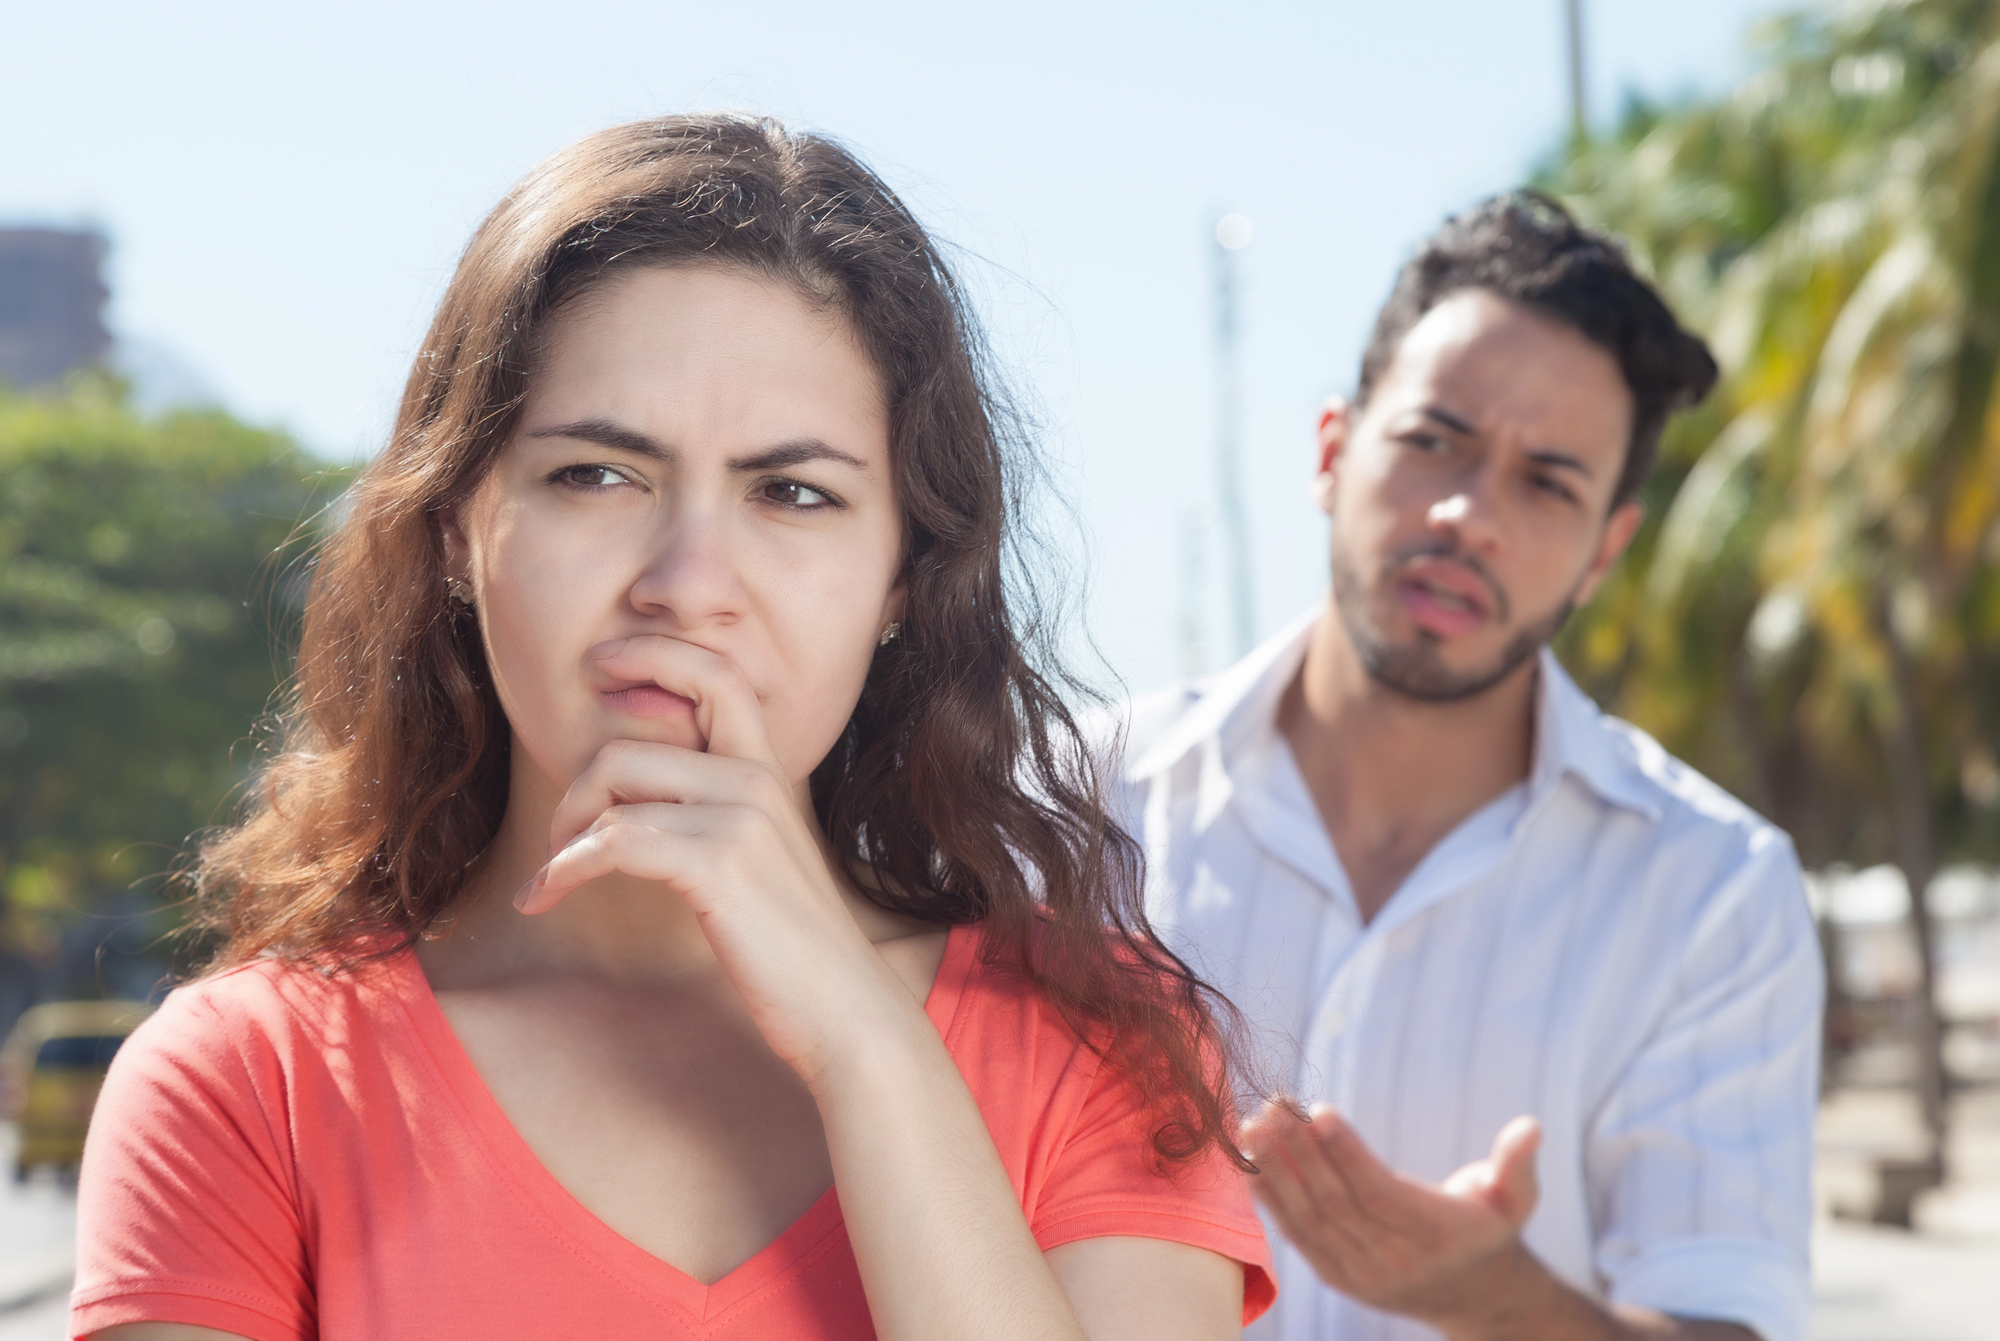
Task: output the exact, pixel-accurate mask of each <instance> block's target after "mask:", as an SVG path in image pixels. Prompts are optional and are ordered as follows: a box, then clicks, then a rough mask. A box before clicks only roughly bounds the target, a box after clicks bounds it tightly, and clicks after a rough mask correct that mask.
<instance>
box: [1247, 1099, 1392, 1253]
mask: <svg viewBox="0 0 2000 1341" xmlns="http://www.w3.org/2000/svg"><path fill="white" fill-rule="evenodd" d="M1244 1137H1245V1142H1244V1144H1245V1149H1246V1151H1247V1152H1248V1153H1249V1154H1250V1155H1251V1158H1252V1159H1253V1160H1255V1161H1256V1163H1257V1167H1258V1173H1257V1176H1256V1177H1254V1178H1252V1179H1251V1180H1250V1185H1251V1190H1252V1192H1253V1193H1254V1194H1255V1195H1256V1197H1257V1200H1258V1202H1259V1203H1260V1204H1262V1205H1263V1207H1264V1208H1265V1209H1266V1210H1267V1211H1269V1212H1270V1214H1271V1218H1272V1219H1273V1220H1274V1221H1276V1222H1277V1225H1278V1229H1279V1232H1280V1233H1282V1234H1283V1235H1284V1236H1285V1238H1286V1239H1288V1240H1289V1241H1290V1242H1292V1243H1293V1244H1294V1245H1296V1246H1297V1247H1298V1249H1299V1250H1300V1251H1301V1252H1303V1253H1305V1254H1306V1256H1307V1258H1308V1259H1309V1260H1310V1261H1311V1262H1312V1263H1313V1269H1314V1270H1315V1271H1316V1272H1318V1273H1319V1275H1320V1277H1321V1278H1322V1279H1324V1280H1325V1281H1326V1282H1327V1283H1328V1284H1329V1285H1332V1286H1334V1287H1335V1288H1336V1289H1353V1288H1356V1287H1357V1286H1359V1285H1360V1283H1361V1282H1362V1280H1363V1279H1365V1277H1366V1274H1367V1272H1368V1270H1369V1269H1370V1268H1369V1263H1370V1262H1371V1260H1372V1253H1371V1247H1370V1244H1369V1243H1368V1241H1367V1240H1366V1239H1365V1238H1364V1237H1363V1229H1364V1226H1363V1223H1362V1220H1361V1217H1360V1215H1359V1213H1358V1212H1357V1211H1356V1210H1355V1209H1354V1206H1353V1202H1352V1199H1351V1198H1350V1197H1349V1196H1348V1194H1347V1191H1346V1188H1345V1187H1344V1186H1343V1185H1341V1184H1340V1183H1339V1180H1338V1178H1337V1177H1333V1178H1332V1181H1331V1182H1330V1183H1329V1182H1327V1181H1325V1180H1326V1179H1327V1178H1328V1177H1330V1176H1331V1173H1330V1169H1329V1168H1328V1166H1327V1164H1326V1160H1325V1156H1324V1154H1323V1152H1321V1151H1320V1150H1319V1149H1318V1142H1317V1141H1315V1140H1314V1139H1313V1137H1312V1135H1311V1131H1310V1129H1309V1128H1308V1127H1307V1125H1306V1124H1305V1123H1304V1122H1302V1121H1301V1120H1300V1119H1299V1117H1298V1115H1297V1114H1296V1113H1294V1112H1292V1111H1291V1110H1290V1109H1289V1108H1288V1107H1281V1106H1278V1105H1267V1106H1266V1109H1265V1111H1264V1113H1262V1114H1260V1116H1259V1118H1258V1120H1257V1121H1256V1122H1253V1123H1250V1124H1246V1126H1245V1129H1244ZM1315 1168H1316V1169H1317V1170H1318V1176H1317V1177H1316V1178H1315V1177H1314V1176H1313V1175H1312V1173H1311V1172H1310V1171H1311V1170H1313V1169H1315Z"/></svg>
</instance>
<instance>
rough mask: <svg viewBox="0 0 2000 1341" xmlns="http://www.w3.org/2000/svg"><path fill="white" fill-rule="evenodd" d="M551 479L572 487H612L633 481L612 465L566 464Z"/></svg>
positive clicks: (555, 482)
mask: <svg viewBox="0 0 2000 1341" xmlns="http://www.w3.org/2000/svg"><path fill="white" fill-rule="evenodd" d="M549 481H550V482H551V483H553V484H560V485H565V486H567V487H568V488H571V489H610V488H615V487H616V486H618V485H620V484H630V483H631V482H632V481H631V479H630V478H629V477H627V476H626V474H625V473H624V472H623V471H621V470H614V469H613V468H612V467H610V466H564V467H563V468H562V469H561V470H558V471H557V472H556V473H555V474H553V475H551V476H549Z"/></svg>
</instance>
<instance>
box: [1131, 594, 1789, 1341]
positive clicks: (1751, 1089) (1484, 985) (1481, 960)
mask: <svg viewBox="0 0 2000 1341" xmlns="http://www.w3.org/2000/svg"><path fill="white" fill-rule="evenodd" d="M1311 622H1312V621H1311V619H1310V618H1307V619H1302V620H1301V621H1300V622H1298V623H1297V624H1295V625H1294V626H1292V627H1291V628H1289V629H1288V630H1286V631H1285V633H1283V634H1281V635H1280V636H1279V637H1277V638H1276V639H1274V640H1272V641H1271V642H1270V643H1268V644H1266V645H1265V646H1264V647H1262V648H1260V649H1259V650H1257V651H1256V652H1254V653H1252V654H1251V655H1250V656H1249V657H1248V658H1246V659H1245V660H1244V661H1242V662H1240V663H1239V664H1238V665H1236V666H1235V667H1232V668H1231V669H1230V670H1228V671H1225V672H1223V673H1222V674H1220V675H1218V676H1215V677H1213V678H1211V679H1209V680H1206V681H1197V682H1195V683H1193V684H1190V685H1187V686H1184V687H1181V688H1177V689H1173V690H1169V691H1167V692H1165V693H1163V694H1157V695H1153V696H1150V697H1147V698H1143V699H1140V700H1138V701H1137V702H1136V703H1134V704H1133V705H1132V708H1131V714H1130V719H1129V722H1128V723H1127V736H1126V741H1125V752H1124V755H1123V763H1122V765H1121V766H1120V767H1119V768H1118V770H1117V772H1116V773H1115V774H1114V777H1115V779H1116V782H1115V785H1114V795H1115V796H1116V798H1117V803H1118V806H1119V809H1120V811H1121V814H1122V816H1123V817H1124V819H1125V820H1126V822H1127V823H1128V824H1129V825H1130V826H1131V827H1132V829H1133V831H1134V832H1135V833H1136V834H1139V835H1142V837H1143V841H1144V843H1145V845H1146V850H1147V867H1148V875H1147V880H1148V902H1149V909H1150V911H1151V914H1152V916H1153V918H1154V919H1155V925H1156V926H1157V927H1158V928H1159V929H1160V930H1161V932H1162V933H1163V935H1164V936H1165V937H1166V938H1167V940H1168V942H1169V944H1171V945H1173V946H1174V947H1175V949H1177V950H1178V951H1180V952H1182V953H1183V954H1184V955H1185V956H1186V957H1187V958H1188V960H1189V961H1190V963H1192V964H1193V965H1194V966H1195V967H1196V968H1197V969H1198V970H1199V971H1200V972H1202V973H1203V974H1204V976H1206V977H1207V978H1208V980H1209V981H1210V982H1213V983H1215V984H1216V985H1217V986H1218V987H1220V988H1221V989H1222V990H1223V991H1224V992H1226V993H1227V994H1228V995H1229V996H1230V998H1231V999H1232V1000H1234V1001H1235V1002H1236V1004H1237V1005H1238V1006H1239V1007H1241V1008H1242V1009H1243V1010H1244V1012H1245V1013H1246V1015H1247V1016H1248V1017H1249V1019H1250V1021H1251V1023H1252V1025H1253V1026H1254V1028H1255V1029H1256V1032H1257V1037H1258V1039H1259V1040H1260V1041H1261V1042H1262V1043H1263V1044H1264V1045H1265V1046H1267V1047H1268V1048H1271V1049H1273V1050H1274V1051H1273V1053H1272V1056H1271V1061H1272V1067H1271V1069H1272V1070H1273V1071H1274V1072H1275V1073H1277V1074H1278V1075H1280V1076H1282V1077H1284V1078H1287V1079H1289V1081H1290V1083H1291V1084H1292V1085H1293V1086H1295V1090H1294V1092H1295V1093H1296V1094H1297V1095H1298V1097H1299V1098H1300V1099H1301V1100H1303V1101H1305V1102H1308V1103H1310V1102H1313V1101H1316V1100H1321V1099H1323V1100H1325V1101H1327V1102H1329V1103H1332V1104H1334V1105H1335V1106H1336V1107H1338V1108H1339V1110H1340V1111H1341V1112H1342V1113H1343V1114H1344V1115H1345V1116H1346V1117H1347V1118H1348V1119H1349V1120H1350V1121H1351V1122H1352V1123H1353V1124H1354V1126H1355V1127H1356V1128H1357V1129H1358V1130H1359V1131H1360V1132H1361V1134H1362V1135H1363V1136H1364V1137H1365V1138H1366V1139H1367V1141H1368V1143H1369V1145H1370V1147H1371V1148H1372V1149H1373V1150H1374V1151H1375V1152H1376V1153H1377V1154H1378V1155H1379V1156H1380V1157H1381V1158H1382V1159H1384V1160H1385V1161H1386V1162H1387V1163H1388V1164H1390V1165H1391V1166H1392V1167H1394V1168H1397V1169H1399V1170H1401V1171H1402V1172H1404V1173H1406V1174H1410V1175H1412V1176H1415V1177H1418V1178H1422V1179H1425V1180H1427V1181H1431V1182H1437V1181H1441V1180H1442V1179H1444V1178H1445V1177H1446V1176H1447V1175H1448V1174H1450V1173H1451V1172H1452V1171H1453V1170H1455V1169H1457V1168H1459V1167H1460V1166H1461V1165H1464V1164H1466V1163H1468V1162H1470V1161H1472V1160H1475V1159H1480V1158H1483V1157H1484V1156H1485V1155H1486V1154H1487V1152H1488V1149H1489V1148H1490V1146H1491V1143H1492V1140H1493V1136H1494V1133H1496V1132H1497V1131H1498V1130H1499V1129H1500V1127H1501V1126H1502V1125H1503V1124H1504V1123H1506V1121H1507V1120H1508V1119H1509V1118H1512V1117H1514V1116H1515V1115H1516V1114H1521V1113H1531V1114H1533V1115H1535V1116H1536V1117H1538V1118H1539V1119H1541V1122H1542V1126H1543V1130H1544V1138H1543V1145H1542V1150H1541V1155H1540V1159H1539V1163H1538V1166H1537V1171H1538V1174H1539V1177H1540V1182H1541V1199H1540V1202H1539V1204H1538V1206H1537V1208H1536V1210H1535V1213H1534V1216H1533V1218H1532V1219H1531V1220H1530V1221H1529V1223H1528V1226H1527V1229H1526V1234H1525V1237H1526V1242H1527V1244H1528V1246H1529V1247H1530V1248H1531V1249H1532V1250H1533V1251H1534V1252H1535V1253H1536V1255H1537V1256H1539V1257H1540V1258H1541V1260H1542V1261H1543V1262H1544V1263H1546V1264H1547V1265H1548V1266H1549V1268H1550V1269H1552V1270H1553V1271H1554V1272H1555V1273H1556V1274H1557V1275H1559V1276H1560V1277H1562V1278H1563V1279H1564V1280H1566V1281H1568V1282H1570V1283H1571V1284H1573V1285H1575V1286H1577V1287H1578V1288H1580V1289H1583V1290H1585V1291H1589V1292H1592V1293H1595V1294H1597V1295H1599V1296H1600V1297H1604V1298H1608V1299H1610V1300H1613V1301H1616V1302H1622V1303H1631V1304H1641V1305H1646V1306H1649V1307H1652V1308H1657V1309H1660V1310H1662V1311H1665V1312H1670V1313H1677V1314H1682V1315H1686V1316H1693V1317H1708V1318H1719V1319H1725V1320H1729V1321H1734V1322H1739V1323H1742V1324H1744V1325H1746V1326H1749V1327H1751V1328H1752V1329H1754V1330H1755V1331H1757V1332H1758V1333H1759V1334H1760V1335H1761V1336H1762V1337H1764V1338H1765V1341H1798V1339H1799V1338H1803V1336H1804V1335H1805V1327H1806V1319H1807V1314H1808V1310H1809V1307H1810V1302H1811V1292H1810V1286H1809V1280H1808V1275H1807V1256H1806V1254H1807V1239H1808V1234H1809V1230H1810V1224H1811V1190H1810V1187H1811V1163H1812V1132H1813V1112H1814V1104H1815V1099H1816V1096H1817V1089H1818V1063H1819V1038H1820V1035H1819V1020H1820V1008H1821V1000H1822V991H1823V985H1822V980H1821V961H1820V953H1819V946H1818V939H1817V937H1816V935H1815V932H1814V927H1813V922H1812V918H1811V915H1810V913H1809V912H1808V911H1807V907H1806V900H1805V893H1804V889H1803V885H1802V881H1801V879H1800V875H1799V869H1798V863H1797V860H1796V858H1795V857H1794V856H1793V854H1792V847H1791V843H1790V842H1789V840H1788V839H1786V837H1785V836H1784V835H1783V834H1782V833H1780V832H1779V831H1778V830H1776V829H1774V828H1773V827H1772V826H1771V825H1769V824H1767V823H1765V822H1764V821H1763V820H1761V819H1759V818H1758V817H1757V816H1756V815H1755V814H1753V813H1752V812H1751V811H1750V810H1748V809H1747V808H1746V807H1744V806H1743V805H1741V804H1740V803H1738V802H1737V801H1735V800H1734V799H1732V798H1731V797H1729V796H1728V795H1727V794H1725V793H1724V792H1722V791H1721V790H1720V789H1719V788H1717V787H1716V786H1715V785H1714V784H1712V783H1710V782H1708V781H1707V780H1706V779H1704V778H1702V777H1701V776H1700V775H1698V774H1696V773H1695V772H1694V771H1693V770H1691V769H1689V768H1688V767H1687V766H1686V765H1684V764H1682V763H1680V762H1679V761H1677V760H1675V759H1673V758H1671V757H1670V756H1668V755H1667V753H1666V752H1665V751H1664V750H1662V749H1661V748H1660V746H1659V745H1658V744H1657V743H1656V742H1655V741H1653V740H1652V739H1651V738H1650V737H1648V736H1647V735H1645V734H1644V733H1643V732H1641V731H1639V730H1637V729H1636V728H1634V727H1632V726H1629V725H1627V724H1625V723H1623V722H1620V721H1617V720H1616V719H1613V718H1610V717H1606V716H1604V715H1603V714H1601V713H1600V712H1599V711H1598V710H1597V708H1596V706H1595V705H1594V704H1592V703H1591V702H1590V700H1589V699H1588V698H1586V697H1585V696H1584V694H1583V693H1582V692H1581V691H1580V690H1579V689H1578V688H1577V687H1576V685H1575V684H1574V683H1573V682H1572V681H1571V680H1570V678H1569V677H1568V676H1567V675H1566V674H1564V672H1563V671H1562V669H1561V667H1560V666H1559V665H1558V664H1557V662H1556V660H1555V658H1554V657H1553V656H1551V655H1549V654H1547V653H1546V652H1545V653H1544V654H1543V656H1542V661H1541V676H1540V689H1539V691H1538V692H1539V697H1538V700H1537V706H1536V714H1537V715H1536V731H1535V750H1534V760H1533V764H1532V767H1531V770H1530V773H1529V776H1528V777H1527V779H1526V780H1524V781H1523V782H1522V783H1520V784H1518V785H1517V786H1515V787H1513V788H1512V789H1510V790H1509V791H1508V792H1507V793H1506V794H1505V795H1503V796H1501V797H1499V798H1497V799H1496V800H1494V801H1493V802H1492V803H1491V804H1489V805H1487V806H1486V807H1484V808H1483V809H1481V810H1480V811H1478V812H1477V813H1476V814H1474V815H1472V816H1471V817H1470V818H1468V819H1467V820H1465V821H1464V822H1463V823H1462V824H1460V825H1459V826H1458V827H1457V828H1456V829H1454V830H1453V831H1452V832H1451V833H1450V834H1449V835H1447V836H1446V837H1445V838H1444V839H1443V841H1441V842H1440V843H1439V844H1438V845H1437V846H1436V847H1435V848H1434V849H1433V850H1432V851H1431V852H1430V853H1429V854H1428V855H1427V856H1426V857H1425V858H1424V859H1423V861H1422V862H1421V863H1420V864H1419V865H1418V867H1417V868H1416V870H1414V871H1413V872H1412V873H1411V874H1410V876H1409V877H1408V879H1407V880H1405V881H1404V883H1403V884H1402V886H1401V887H1399V888H1398V889H1397V890H1396V892H1395V894H1394V895H1393V896H1392V897H1391V898H1390V900H1389V901H1388V903H1387V904H1386V905H1385V906H1384V907H1383V908H1382V910H1381V911H1380V912H1379V913H1378V914H1377V915H1376V917H1375V919H1374V920H1373V921H1372V922H1370V923H1368V924H1366V925H1363V924H1362V922H1361V920H1360V918H1359V916H1358V914H1357V912H1356V907H1355V901H1354V896H1353V894H1352V892H1351V890H1350V888H1349V885H1348V882H1347V877H1346V875H1345V874H1344V873H1343V871H1342V869H1341V865H1340V860H1339V858H1338V857H1337V856H1336V855H1335V853H1334V850H1333V846H1332V844H1331V842H1330V841H1329V839H1328V837H1327V834H1326V830H1325V828H1324V826H1323V825H1322V824H1321V823H1320V820H1319V817H1318V814H1317V812H1316V811H1315V809H1314V807H1313V802H1312V799H1311V797H1310V795H1309V794H1308V792H1307V790H1306V786H1305V781H1304V779H1303V778H1302V777H1301V776H1300V774H1299V772H1298V769H1297V766H1296V765H1295V764H1294V762H1293V760H1292V755H1291V750H1290V748H1289V747H1288V746H1287V745H1286V744H1285V743H1284V740H1283V738H1282V737H1281V736H1280V735H1279V734H1278V732H1277V728H1276V720H1275V719H1276V713H1277V707H1278V702H1279V699H1280V697H1281V696H1282V694H1283V692H1284V690H1285V688H1286V686H1287V685H1288V684H1289V683H1290V681H1291V680H1292V679H1293V678H1294V676H1295V675H1296V674H1297V671H1298V668H1299V666H1300V664H1301V663H1302V660H1303V658H1304V655H1305V645H1306V635H1307V632H1308V631H1309V629H1310V626H1311ZM1410 766H1411V767H1422V764H1421V763H1419V762H1414V761H1413V762H1412V764H1411V765H1410ZM1271 1239H1272V1245H1273V1247H1274V1248H1275V1249H1276V1252H1277V1262H1278V1278H1279V1282H1280V1291H1279V1297H1278V1303H1277V1306H1276V1308H1275V1309H1274V1310H1273V1311H1272V1312H1271V1313H1270V1314H1269V1315H1268V1316H1267V1317H1266V1318H1264V1319H1263V1320H1262V1321H1260V1322H1259V1323H1257V1324H1256V1325H1255V1326H1254V1327H1253V1328H1252V1329H1251V1330H1250V1332H1249V1333H1248V1335H1249V1336H1251V1337H1255V1338H1264V1339H1268V1341H1278V1339H1279V1338H1282V1341H1405V1339H1406V1338H1407V1339H1409V1341H1416V1339H1417V1338H1432V1337H1435V1336H1436V1335H1437V1334H1436V1333H1435V1332H1434V1331H1433V1330H1432V1329H1430V1328H1428V1327H1424V1326H1421V1325H1419V1324H1416V1323H1413V1322H1410V1321H1408V1320H1407V1319H1401V1318H1395V1317H1391V1316H1389V1315H1386V1314H1381V1313H1377V1312H1375V1311H1373V1310H1370V1309H1368V1308H1365V1307H1363V1306H1362V1305H1360V1304H1357V1303H1355V1302H1354V1301H1353V1300H1350V1299H1348V1298H1346V1297H1345V1296H1343V1295H1340V1294H1338V1293H1337V1292H1335V1291H1334V1290H1332V1289H1330V1288H1328V1287H1326V1286H1324V1285H1322V1284H1320V1283H1319V1281H1318V1280H1317V1278H1316V1277H1315V1276H1314V1274H1313V1271H1312V1268H1311V1267H1310V1266H1309V1265H1308V1264H1307V1263H1306V1262H1305V1260H1304V1259H1303V1258H1302V1257H1301V1256H1300V1255H1299V1254H1298V1253H1297V1252H1295V1251H1293V1250H1292V1249H1291V1248H1290V1246H1289V1245H1287V1244H1285V1243H1284V1242H1283V1240H1282V1238H1281V1237H1280V1236H1279V1235H1278V1234H1277V1232H1276V1230H1275V1229H1273V1230H1272V1234H1271Z"/></svg>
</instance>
